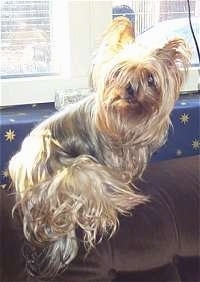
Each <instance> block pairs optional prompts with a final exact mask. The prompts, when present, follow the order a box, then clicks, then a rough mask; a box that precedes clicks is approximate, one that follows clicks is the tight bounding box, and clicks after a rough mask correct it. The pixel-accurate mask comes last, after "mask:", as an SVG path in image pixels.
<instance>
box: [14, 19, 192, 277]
mask: <svg viewBox="0 0 200 282" xmlns="http://www.w3.org/2000/svg"><path fill="white" fill-rule="evenodd" d="M189 60H190V51H189V49H188V47H187V46H186V44H185V42H184V41H183V40H182V39H178V38H177V39H173V40H170V41H168V42H167V43H166V44H164V46H162V47H158V48H154V49H151V48H146V47H144V46H142V45H141V44H139V43H138V42H137V38H135V34H134V28H133V26H132V24H131V22H130V21H129V20H128V19H127V18H125V17H117V18H115V19H114V20H113V22H112V23H111V25H110V26H109V27H108V29H107V30H106V31H105V33H104V34H103V36H102V41H101V43H100V46H99V48H98V50H97V52H96V54H95V57H94V60H93V62H92V66H91V74H90V84H91V89H92V91H91V92H92V93H91V95H89V96H88V97H86V98H85V99H83V100H81V101H79V102H77V103H75V104H72V105H69V106H66V108H65V109H63V110H62V111H60V112H57V113H56V114H54V115H53V116H51V117H50V118H48V119H47V120H45V121H43V122H42V123H41V124H39V125H38V126H37V127H36V128H35V129H33V130H32V132H31V133H30V134H29V135H28V136H27V137H26V138H25V140H24V141H23V143H22V146H21V149H20V150H19V152H17V153H16V155H14V156H13V157H12V159H11V160H10V163H9V172H10V176H11V179H12V182H13V185H14V187H15V189H16V192H17V205H16V207H17V208H19V210H20V212H21V216H22V221H23V231H24V235H25V237H26V239H27V240H28V241H29V242H30V243H31V244H32V245H33V246H35V247H36V248H39V250H42V251H41V253H40V254H38V253H37V252H36V255H35V257H34V259H36V257H37V256H38V258H39V261H40V274H41V275H42V276H43V277H46V276H54V275H56V274H57V273H58V272H60V271H62V270H64V269H66V267H67V266H68V265H69V264H70V263H71V262H72V261H73V259H74V258H75V257H76V256H77V253H78V238H77V230H81V232H82V233H83V241H84V244H85V249H86V253H87V252H89V251H90V250H91V248H93V247H95V245H96V244H98V243H99V242H101V240H102V239H103V238H108V239H109V238H110V237H111V236H112V235H113V234H114V233H115V231H116V230H117V228H118V216H119V215H120V214H122V215H128V214H129V213H130V211H133V216H134V207H136V206H137V205H141V204H145V202H146V201H149V200H150V199H148V197H146V196H144V195H142V193H140V191H139V190H138V189H137V188H136V187H135V186H134V181H135V180H136V179H138V178H140V177H141V176H142V174H143V172H144V170H145V168H146V166H147V163H148V161H149V160H150V158H151V156H152V154H153V153H154V152H155V151H156V150H157V149H158V148H160V147H161V146H162V145H163V144H164V143H165V141H166V138H167V133H168V129H169V127H170V125H171V122H170V113H171V111H172V109H173V107H174V104H175V102H176V100H177V99H178V97H179V92H180V88H181V86H182V84H183V82H184V80H185V77H186V74H187V69H188V65H189ZM44 250H45V251H44ZM42 252H43V253H44V254H43V253H42ZM41 254H42V255H41ZM41 257H42V259H41ZM28 261H29V263H30V264H31V262H32V260H31V259H29V260H28ZM30 261H31V262H30ZM33 261H34V260H33ZM33 265H34V263H32V265H31V266H30V267H29V268H30V269H31V270H32V272H33V273H35V272H36V270H35V269H34V266H33Z"/></svg>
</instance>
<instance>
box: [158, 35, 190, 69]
mask: <svg viewBox="0 0 200 282" xmlns="http://www.w3.org/2000/svg"><path fill="white" fill-rule="evenodd" d="M155 52H156V55H157V56H158V57H159V58H160V59H162V60H163V61H164V63H165V64H167V66H168V67H170V66H173V65H174V64H176V65H177V66H179V67H183V68H185V67H187V66H188V65H189V61H190V57H191V52H190V50H189V48H188V46H187V45H186V43H185V41H184V40H183V39H181V38H176V39H172V40H169V41H168V42H167V43H166V44H165V45H164V46H163V48H159V49H157V50H156V51H155Z"/></svg>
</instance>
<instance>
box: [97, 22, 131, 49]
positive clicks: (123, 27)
mask: <svg viewBox="0 0 200 282" xmlns="http://www.w3.org/2000/svg"><path fill="white" fill-rule="evenodd" d="M134 39H135V30H134V26H133V24H132V23H131V21H130V20H129V19H128V18H126V17H116V18H115V19H114V20H113V21H112V23H111V25H110V26H109V27H108V28H107V30H106V31H105V32H104V34H103V36H102V40H101V42H102V45H103V47H104V48H105V51H108V52H111V53H117V52H118V51H120V50H121V49H122V48H123V47H124V45H126V44H127V43H131V42H133V40H134Z"/></svg>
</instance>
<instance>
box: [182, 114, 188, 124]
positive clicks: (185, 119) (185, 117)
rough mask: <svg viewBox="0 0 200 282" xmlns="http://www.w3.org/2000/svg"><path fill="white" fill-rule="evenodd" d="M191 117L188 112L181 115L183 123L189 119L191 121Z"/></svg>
mask: <svg viewBox="0 0 200 282" xmlns="http://www.w3.org/2000/svg"><path fill="white" fill-rule="evenodd" d="M189 119H190V117H189V115H188V114H185V113H184V114H182V115H181V116H180V120H181V123H184V124H186V123H187V122H188V121H189Z"/></svg>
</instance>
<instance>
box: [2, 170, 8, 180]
mask: <svg viewBox="0 0 200 282" xmlns="http://www.w3.org/2000/svg"><path fill="white" fill-rule="evenodd" d="M1 175H3V177H4V178H7V177H8V176H9V172H8V170H3V171H2V172H1Z"/></svg>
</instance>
